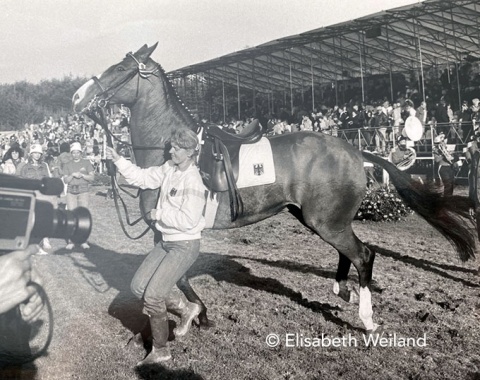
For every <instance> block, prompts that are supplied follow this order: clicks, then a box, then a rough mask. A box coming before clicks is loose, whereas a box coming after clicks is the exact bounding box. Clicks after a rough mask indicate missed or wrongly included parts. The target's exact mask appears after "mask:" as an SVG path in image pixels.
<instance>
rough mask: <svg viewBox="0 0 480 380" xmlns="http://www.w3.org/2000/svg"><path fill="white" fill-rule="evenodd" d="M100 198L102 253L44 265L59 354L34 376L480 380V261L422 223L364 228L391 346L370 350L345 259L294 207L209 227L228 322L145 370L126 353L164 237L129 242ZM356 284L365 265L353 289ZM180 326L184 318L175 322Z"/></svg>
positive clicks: (209, 248) (94, 240)
mask: <svg viewBox="0 0 480 380" xmlns="http://www.w3.org/2000/svg"><path fill="white" fill-rule="evenodd" d="M94 192H98V194H103V193H104V192H105V188H100V187H99V188H95V189H94ZM98 194H97V195H94V193H92V197H91V203H92V207H91V210H92V214H93V219H94V228H93V232H92V235H91V238H90V242H91V245H92V247H91V249H90V250H87V251H82V250H81V249H75V250H74V251H73V252H69V251H66V250H65V249H64V248H63V246H64V242H62V241H61V240H54V241H53V245H54V252H53V253H52V254H50V255H48V256H36V257H35V263H36V266H37V267H38V268H39V269H40V272H41V274H42V276H43V279H44V287H45V290H46V292H47V294H48V296H49V299H50V302H51V305H52V309H53V315H52V316H49V314H48V312H47V311H45V312H44V315H43V317H42V321H40V322H39V323H37V324H36V326H35V327H36V328H37V335H36V337H35V338H34V339H33V343H34V345H35V347H36V348H37V349H38V348H39V347H40V346H41V345H42V340H43V341H45V339H46V335H47V332H48V330H47V328H48V325H49V323H50V321H51V318H53V327H54V329H53V330H54V331H53V339H52V342H51V344H50V346H49V348H48V353H47V355H45V356H43V357H41V358H39V359H37V360H36V361H35V365H34V366H33V367H30V369H25V376H26V377H27V376H28V375H29V374H30V375H32V374H33V378H37V379H42V380H43V379H62V380H63V379H115V380H120V379H160V378H161V379H165V378H172V379H173V378H178V379H269V380H271V379H337V378H338V379H356V380H358V379H471V380H474V379H480V298H479V295H480V277H479V276H478V275H477V274H476V269H477V267H478V265H479V264H478V262H477V263H475V262H467V263H462V262H460V261H459V260H458V259H457V257H456V255H455V253H454V251H453V249H452V248H451V246H450V245H449V244H448V242H447V241H446V240H445V239H443V238H442V237H440V236H439V234H437V233H436V232H435V231H434V230H433V229H432V228H431V227H430V226H428V225H427V224H426V223H425V222H424V221H423V220H422V219H420V218H419V217H418V216H416V215H412V216H410V217H408V218H406V220H404V221H401V222H397V223H373V222H367V223H362V222H354V229H355V232H356V234H357V235H358V236H359V238H360V239H362V240H363V241H364V242H366V243H368V244H369V245H370V246H371V247H372V248H374V249H375V251H376V252H377V256H376V261H375V265H374V274H373V278H374V283H373V310H374V318H375V321H376V322H377V323H381V324H383V327H384V331H385V334H384V336H383V337H384V338H386V339H385V340H384V341H382V342H384V344H383V346H382V345H380V341H378V342H377V344H376V345H375V346H372V345H370V346H368V347H367V346H366V344H365V342H364V334H363V333H364V331H363V325H362V323H361V321H360V319H359V317H358V307H357V305H353V304H347V303H345V302H344V301H342V300H341V299H340V298H338V297H337V296H335V295H334V294H333V292H332V286H333V281H334V276H335V272H336V266H337V253H336V251H335V250H334V249H333V248H331V247H330V246H329V245H327V244H326V243H324V242H323V241H322V240H321V239H320V238H319V237H318V236H316V235H313V234H312V233H311V232H310V231H309V230H307V229H306V228H305V227H303V226H302V225H301V224H300V223H299V222H298V221H296V220H295V219H294V218H293V217H292V216H291V215H290V214H288V213H281V214H279V215H277V216H276V217H274V218H271V219H268V220H265V221H263V222H261V223H258V224H256V225H253V226H249V227H245V228H242V229H237V230H224V231H206V232H205V233H204V238H203V240H202V247H201V254H200V258H199V260H198V261H197V263H196V264H195V265H194V267H193V268H192V269H191V271H190V276H191V283H192V285H193V286H194V288H195V289H196V291H197V292H198V294H199V295H200V297H201V298H202V299H203V300H204V302H205V303H206V304H207V307H208V315H209V317H210V318H211V319H212V320H213V321H214V322H215V324H216V325H215V327H213V328H210V329H209V330H200V329H198V328H193V329H192V330H191V332H190V333H189V334H188V335H187V336H186V337H184V338H182V339H173V337H172V339H173V340H172V341H171V342H170V346H171V349H172V355H173V360H171V361H170V362H168V363H166V364H164V365H162V366H155V367H152V368H141V369H139V368H135V363H136V362H137V361H138V360H140V359H142V358H143V356H144V355H145V350H144V349H130V348H128V347H126V343H127V342H128V340H129V338H130V337H131V329H135V327H136V325H137V324H138V321H139V317H140V305H139V303H138V301H136V300H135V299H134V297H133V295H132V294H131V293H130V290H129V284H130V280H131V278H132V276H133V273H134V272H135V270H136V268H137V267H138V266H139V264H140V262H141V261H142V259H143V256H142V255H143V254H144V253H146V252H147V251H148V249H149V248H150V247H151V244H152V243H151V240H152V238H151V235H147V237H145V238H143V239H141V240H139V241H131V240H128V239H127V238H126V237H125V236H124V234H123V233H122V231H121V229H120V227H119V223H118V221H117V219H116V215H115V210H114V207H113V201H112V200H110V199H106V198H105V197H104V196H102V195H98ZM132 202H133V201H130V203H131V204H132V205H135V203H132ZM142 227H143V226H142ZM139 230H140V228H134V231H139ZM357 280H358V277H357V274H356V273H355V271H354V270H352V272H351V273H350V284H351V286H357V285H358V282H357ZM176 321H178V319H177V318H176V317H175V316H172V317H171V327H172V328H173V327H174V325H175V323H176ZM272 334H275V335H272ZM277 338H278V340H276V339H277ZM407 338H408V339H407ZM277 342H278V345H276V343H277ZM402 342H403V345H402ZM33 343H32V344H33ZM267 343H269V344H270V346H275V347H270V346H269V344H267ZM309 345H310V346H309ZM405 345H406V346H405ZM30 377H32V376H30Z"/></svg>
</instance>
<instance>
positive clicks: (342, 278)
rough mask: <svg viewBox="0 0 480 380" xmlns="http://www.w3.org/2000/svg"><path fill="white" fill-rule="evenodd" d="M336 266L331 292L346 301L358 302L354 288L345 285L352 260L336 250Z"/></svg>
mask: <svg viewBox="0 0 480 380" xmlns="http://www.w3.org/2000/svg"><path fill="white" fill-rule="evenodd" d="M338 255H339V260H338V268H337V274H336V276H335V283H334V284H333V292H334V293H335V294H336V295H337V296H339V297H340V298H341V299H343V300H344V301H346V302H350V303H358V293H357V291H356V290H355V289H352V290H349V289H348V287H347V279H348V272H349V271H350V266H351V264H352V262H351V261H350V259H349V258H348V257H346V256H345V255H343V254H342V253H340V252H338Z"/></svg>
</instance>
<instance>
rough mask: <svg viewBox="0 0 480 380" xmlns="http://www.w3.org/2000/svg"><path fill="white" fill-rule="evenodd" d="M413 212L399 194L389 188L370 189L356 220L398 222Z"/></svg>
mask: <svg viewBox="0 0 480 380" xmlns="http://www.w3.org/2000/svg"><path fill="white" fill-rule="evenodd" d="M412 213H413V211H412V210H411V209H410V208H409V207H407V206H406V205H405V203H403V201H402V200H401V199H400V197H399V196H398V194H397V192H396V191H395V190H393V189H390V188H389V187H388V186H381V187H378V188H369V189H367V193H366V195H365V198H364V199H363V201H362V204H361V205H360V208H359V209H358V211H357V215H356V216H355V219H357V220H362V221H365V220H373V221H374V222H382V221H383V222H385V221H389V222H390V221H398V220H401V219H402V218H404V217H406V216H408V215H409V214H412Z"/></svg>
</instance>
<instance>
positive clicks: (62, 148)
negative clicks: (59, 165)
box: [60, 142, 70, 153]
mask: <svg viewBox="0 0 480 380" xmlns="http://www.w3.org/2000/svg"><path fill="white" fill-rule="evenodd" d="M69 152H70V144H69V143H68V142H63V143H61V144H60V153H69Z"/></svg>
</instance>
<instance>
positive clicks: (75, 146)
mask: <svg viewBox="0 0 480 380" xmlns="http://www.w3.org/2000/svg"><path fill="white" fill-rule="evenodd" d="M74 150H79V151H80V152H81V151H82V145H80V143H79V142H74V143H72V145H70V152H73V151H74Z"/></svg>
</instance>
